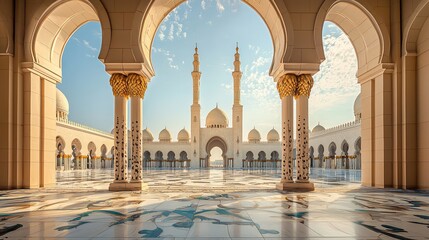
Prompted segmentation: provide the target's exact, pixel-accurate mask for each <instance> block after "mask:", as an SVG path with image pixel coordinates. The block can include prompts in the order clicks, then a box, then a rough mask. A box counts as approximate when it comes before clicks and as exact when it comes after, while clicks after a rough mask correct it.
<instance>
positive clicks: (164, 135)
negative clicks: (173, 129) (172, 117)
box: [159, 128, 171, 142]
mask: <svg viewBox="0 0 429 240" xmlns="http://www.w3.org/2000/svg"><path fill="white" fill-rule="evenodd" d="M159 141H160V142H170V141H171V134H170V132H169V131H168V130H167V128H164V129H162V131H161V132H160V133H159Z"/></svg>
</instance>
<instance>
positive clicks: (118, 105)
mask: <svg viewBox="0 0 429 240" xmlns="http://www.w3.org/2000/svg"><path fill="white" fill-rule="evenodd" d="M110 85H111V86H112V91H113V95H114V96H115V116H114V118H115V120H114V129H113V130H114V133H113V134H114V155H113V158H114V162H115V166H114V167H115V170H114V171H115V180H114V182H126V181H127V180H128V168H127V166H128V157H127V142H128V138H127V99H128V87H127V76H125V75H123V74H120V73H114V74H112V76H111V78H110Z"/></svg>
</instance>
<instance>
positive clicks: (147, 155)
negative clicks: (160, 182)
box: [143, 151, 152, 161]
mask: <svg viewBox="0 0 429 240" xmlns="http://www.w3.org/2000/svg"><path fill="white" fill-rule="evenodd" d="M143 160H144V161H149V160H152V159H151V157H150V152H149V151H144V153H143Z"/></svg>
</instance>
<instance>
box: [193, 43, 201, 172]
mask: <svg viewBox="0 0 429 240" xmlns="http://www.w3.org/2000/svg"><path fill="white" fill-rule="evenodd" d="M193 64H194V71H192V73H191V74H192V81H193V84H192V88H193V102H192V106H191V151H192V152H191V153H190V154H191V156H190V157H191V167H192V168H198V167H199V166H200V128H201V120H200V112H201V106H200V78H201V72H200V60H199V57H198V46H197V45H195V53H194V62H193Z"/></svg>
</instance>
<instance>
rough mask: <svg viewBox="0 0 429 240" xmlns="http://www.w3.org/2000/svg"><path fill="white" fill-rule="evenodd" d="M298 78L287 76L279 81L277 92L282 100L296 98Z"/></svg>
mask: <svg viewBox="0 0 429 240" xmlns="http://www.w3.org/2000/svg"><path fill="white" fill-rule="evenodd" d="M297 84H298V77H297V76H296V75H295V74H285V75H283V76H282V77H281V78H280V79H279V80H278V81H277V90H278V91H279V95H280V98H283V97H286V96H295V93H296V89H297Z"/></svg>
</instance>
